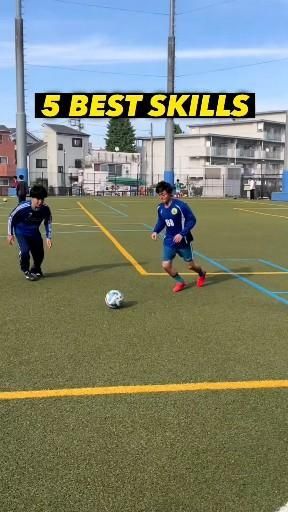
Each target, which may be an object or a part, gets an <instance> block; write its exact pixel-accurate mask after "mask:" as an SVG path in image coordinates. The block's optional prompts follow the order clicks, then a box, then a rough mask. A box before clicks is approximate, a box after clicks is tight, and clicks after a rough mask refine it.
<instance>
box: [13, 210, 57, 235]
mask: <svg viewBox="0 0 288 512" xmlns="http://www.w3.org/2000/svg"><path fill="white" fill-rule="evenodd" d="M43 221H44V226H45V231H46V237H47V238H49V239H51V237H52V217H51V211H50V208H49V206H47V205H46V204H43V205H42V206H40V207H39V208H37V209H33V208H32V206H31V201H25V202H23V203H20V204H19V205H18V206H17V207H16V208H15V209H14V210H13V211H12V212H11V214H10V216H9V219H8V235H14V234H15V235H16V236H17V235H21V236H28V237H34V236H38V235H39V228H40V225H41V223H42V222H43Z"/></svg>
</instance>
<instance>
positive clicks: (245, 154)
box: [236, 148, 258, 158]
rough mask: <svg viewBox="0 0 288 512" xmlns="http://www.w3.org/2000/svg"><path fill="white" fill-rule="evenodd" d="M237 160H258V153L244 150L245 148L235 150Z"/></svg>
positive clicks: (253, 150) (252, 150)
mask: <svg viewBox="0 0 288 512" xmlns="http://www.w3.org/2000/svg"><path fill="white" fill-rule="evenodd" d="M236 156H237V158H258V152H257V151H256V150H255V149H252V148H251V149H245V148H237V149H236Z"/></svg>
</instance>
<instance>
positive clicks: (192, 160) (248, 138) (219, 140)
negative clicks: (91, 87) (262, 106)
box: [139, 111, 286, 184]
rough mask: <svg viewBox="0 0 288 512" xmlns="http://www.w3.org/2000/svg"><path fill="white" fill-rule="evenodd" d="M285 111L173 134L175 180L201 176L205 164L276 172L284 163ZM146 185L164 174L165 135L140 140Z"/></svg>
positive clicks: (245, 171)
mask: <svg viewBox="0 0 288 512" xmlns="http://www.w3.org/2000/svg"><path fill="white" fill-rule="evenodd" d="M285 121H286V112H285V111H275V112H274V111H271V112H270V111H269V112H261V113H257V114H256V117H255V119H247V120H235V121H225V120H221V121H218V122H215V121H214V122H212V121H211V122H207V123H206V122H205V123H193V124H190V125H189V126H188V127H187V133H185V134H181V135H176V136H175V146H174V147H175V179H180V180H181V181H185V182H186V181H187V180H189V179H199V178H201V177H202V178H203V177H204V175H205V172H204V169H205V168H207V166H225V167H231V166H240V167H242V169H243V171H242V172H243V174H244V175H246V176H250V175H262V176H264V175H266V176H268V175H277V174H281V173H282V171H283V165H284V147H285ZM139 141H140V143H141V154H142V173H143V176H145V178H146V181H147V184H151V183H156V182H157V180H158V179H159V178H162V177H163V170H164V167H165V138H164V136H163V137H162V136H161V137H154V139H153V141H152V142H151V140H150V139H149V138H148V137H143V138H140V139H139Z"/></svg>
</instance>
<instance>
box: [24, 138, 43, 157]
mask: <svg viewBox="0 0 288 512" xmlns="http://www.w3.org/2000/svg"><path fill="white" fill-rule="evenodd" d="M42 146H47V142H43V140H40V141H39V142H35V144H30V146H29V147H28V148H27V153H28V154H30V153H33V152H34V151H37V149H39V148H41V147H42Z"/></svg>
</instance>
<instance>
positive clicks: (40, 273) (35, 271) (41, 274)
mask: <svg viewBox="0 0 288 512" xmlns="http://www.w3.org/2000/svg"><path fill="white" fill-rule="evenodd" d="M30 273H31V274H33V275H35V276H37V277H38V279H40V278H41V277H45V276H44V274H43V272H42V270H41V268H40V270H36V269H35V268H31V270H30Z"/></svg>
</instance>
